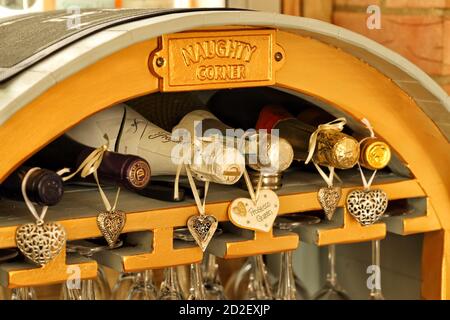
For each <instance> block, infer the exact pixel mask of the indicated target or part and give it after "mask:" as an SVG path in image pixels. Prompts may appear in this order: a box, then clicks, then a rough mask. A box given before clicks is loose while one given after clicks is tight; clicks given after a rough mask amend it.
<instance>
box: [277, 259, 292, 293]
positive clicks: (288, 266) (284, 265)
mask: <svg viewBox="0 0 450 320" xmlns="http://www.w3.org/2000/svg"><path fill="white" fill-rule="evenodd" d="M296 296H297V289H296V287H295V278H294V271H293V270H292V251H286V252H283V253H282V254H281V270H280V280H279V281H278V292H277V298H278V299H280V300H295V299H296Z"/></svg>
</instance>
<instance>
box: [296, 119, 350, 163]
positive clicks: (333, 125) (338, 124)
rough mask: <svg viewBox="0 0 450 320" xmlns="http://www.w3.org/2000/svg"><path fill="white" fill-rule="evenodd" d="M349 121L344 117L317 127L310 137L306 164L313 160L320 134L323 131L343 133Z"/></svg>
mask: <svg viewBox="0 0 450 320" xmlns="http://www.w3.org/2000/svg"><path fill="white" fill-rule="evenodd" d="M346 123H347V120H346V119H345V118H344V117H341V118H337V119H334V120H333V121H330V122H328V123H325V124H321V125H319V126H318V127H317V129H316V131H314V132H313V133H312V134H311V136H310V137H309V148H308V157H307V158H306V161H305V164H308V163H309V162H310V161H311V159H312V158H313V155H314V151H315V150H316V144H317V137H318V135H319V133H320V132H321V131H323V130H337V131H342V130H343V129H344V126H345V124H346Z"/></svg>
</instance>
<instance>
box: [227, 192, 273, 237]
mask: <svg viewBox="0 0 450 320" xmlns="http://www.w3.org/2000/svg"><path fill="white" fill-rule="evenodd" d="M279 207H280V201H279V199H278V196H277V194H276V193H275V192H273V191H272V190H262V191H260V192H259V196H258V200H257V201H256V204H255V203H254V202H253V201H252V200H251V199H248V198H238V199H235V200H234V201H233V202H232V203H231V205H230V206H229V207H228V217H229V218H230V221H231V222H232V223H233V224H234V225H236V226H238V227H240V228H243V229H249V230H256V231H263V232H269V231H270V230H271V229H272V225H273V222H274V221H275V218H276V217H277V214H278V210H279Z"/></svg>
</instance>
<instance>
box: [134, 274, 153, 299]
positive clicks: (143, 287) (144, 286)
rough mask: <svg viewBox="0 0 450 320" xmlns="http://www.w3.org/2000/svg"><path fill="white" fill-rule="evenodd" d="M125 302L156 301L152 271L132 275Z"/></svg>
mask: <svg viewBox="0 0 450 320" xmlns="http://www.w3.org/2000/svg"><path fill="white" fill-rule="evenodd" d="M133 278H134V282H133V285H132V286H131V288H130V291H129V293H128V296H127V300H156V297H157V290H156V286H155V284H154V283H153V271H152V270H145V271H141V272H138V273H136V274H135V275H134V277H133Z"/></svg>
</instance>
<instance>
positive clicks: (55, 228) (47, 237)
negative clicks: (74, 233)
mask: <svg viewBox="0 0 450 320" xmlns="http://www.w3.org/2000/svg"><path fill="white" fill-rule="evenodd" d="M65 242H66V231H65V230H64V228H63V226H62V225H60V224H59V223H54V222H49V223H42V224H36V223H27V224H24V225H21V226H20V227H19V228H17V230H16V244H17V247H18V248H19V250H20V252H22V253H23V255H24V256H25V257H26V258H27V259H29V260H31V261H33V262H34V263H36V264H38V265H41V266H43V265H45V264H47V263H49V262H50V261H52V260H53V259H54V258H55V257H56V256H57V255H58V254H59V253H60V252H61V250H62V249H63V247H64V244H65Z"/></svg>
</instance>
